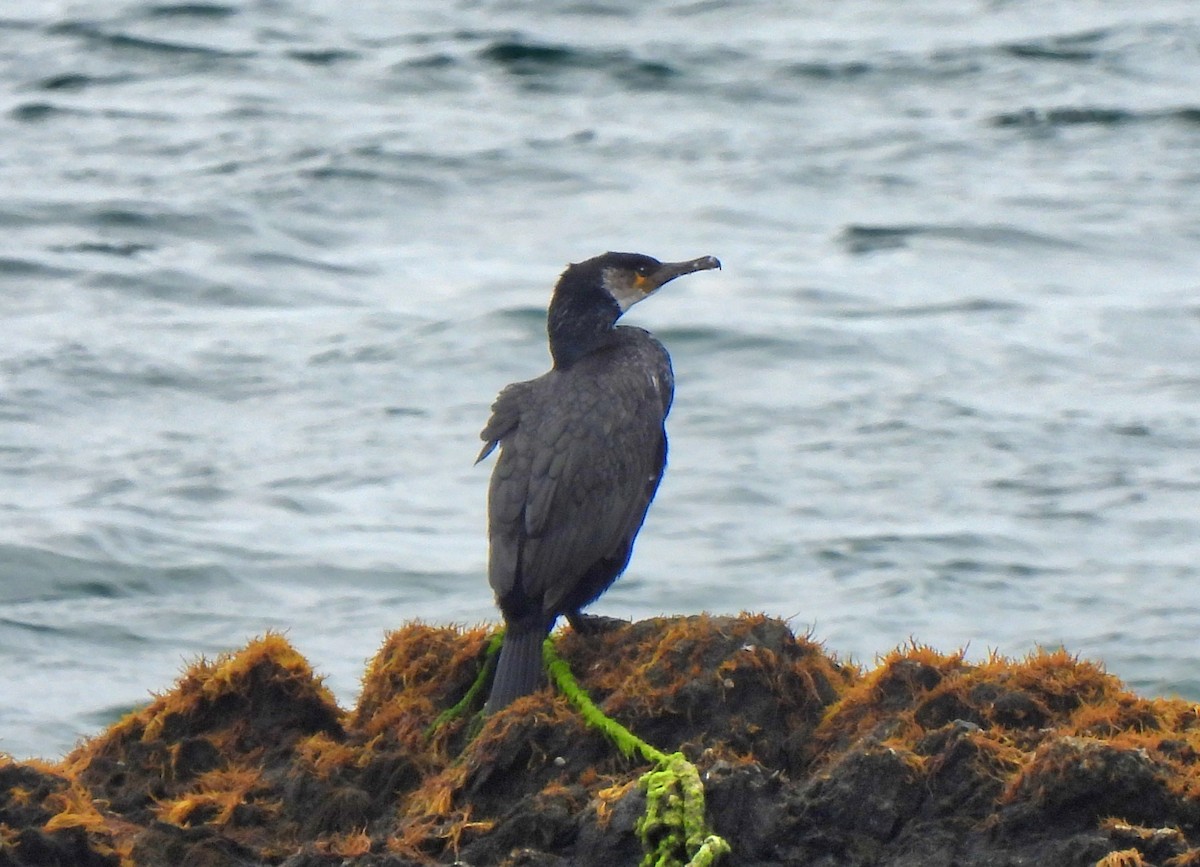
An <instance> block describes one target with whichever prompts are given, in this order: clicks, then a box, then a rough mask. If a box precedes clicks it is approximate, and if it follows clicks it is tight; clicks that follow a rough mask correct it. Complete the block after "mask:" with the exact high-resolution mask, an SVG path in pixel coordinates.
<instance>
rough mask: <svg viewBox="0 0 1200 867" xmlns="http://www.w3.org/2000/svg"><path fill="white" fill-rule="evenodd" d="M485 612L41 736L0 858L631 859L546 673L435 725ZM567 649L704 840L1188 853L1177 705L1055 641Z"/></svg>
mask: <svg viewBox="0 0 1200 867" xmlns="http://www.w3.org/2000/svg"><path fill="white" fill-rule="evenodd" d="M489 638H490V635H489V633H488V631H487V630H485V629H467V630H463V629H454V628H439V627H432V626H428V625H423V624H411V625H409V626H406V627H404V628H402V629H400V630H397V631H396V632H394V633H392V634H390V635H389V636H387V639H386V641H385V642H384V643H383V646H382V647H381V649H380V651H379V653H378V654H376V656H375V658H374V659H373V660H371V662H370V665H369V667H368V669H367V671H366V673H365V675H364V678H363V690H362V694H361V696H360V699H359V701H358V703H357V705H356V707H355V708H354V709H353V710H351V711H349V712H343V711H342V710H341V709H339V708H338V707H337V705H336V703H335V702H334V700H333V698H332V696H331V695H330V694H329V692H328V691H327V690H326V689H325V687H324V686H323V685H322V684H321V681H320V678H318V677H317V676H315V675H314V673H313V672H312V670H311V668H310V666H309V665H308V663H307V661H306V660H304V659H303V657H301V656H300V655H299V654H298V653H297V652H296V651H295V649H294V648H292V647H291V646H290V644H288V642H287V641H286V640H285V639H284V638H282V637H281V636H278V635H268V636H265V637H264V638H262V639H258V640H256V641H254V642H251V643H250V644H249V645H248V646H247V647H246V648H244V649H243V650H241V651H239V652H237V653H233V654H228V655H225V656H222V657H220V658H218V659H216V660H213V661H211V662H209V661H200V662H198V663H196V664H195V665H193V666H192V667H190V668H189V669H188V670H187V671H186V672H185V673H184V674H183V675H182V676H181V678H180V679H179V682H178V683H177V684H176V685H175V687H174V688H173V689H172V690H170V691H169V692H166V693H164V694H162V695H159V696H158V697H156V698H155V699H154V700H153V701H151V702H150V703H149V704H148V705H147V706H146V707H144V708H142V709H141V710H139V711H136V712H135V713H132V714H130V715H128V716H127V717H126V718H124V719H123V720H121V721H120V722H118V723H117V724H115V725H114V726H112V727H111V728H110V729H109V730H108V731H107V732H104V733H103V734H101V735H99V736H98V737H96V738H94V739H92V740H91V741H88V742H86V743H84V744H83V745H81V746H80V747H79V748H78V749H76V750H75V751H74V752H73V753H72V754H71V755H69V756H68V757H67V758H66V759H65V760H64V761H63V762H62V763H60V764H57V765H55V764H49V763H45V762H16V761H13V760H11V759H7V758H0V865H3V867H9V865H19V867H26V865H34V864H37V865H43V864H81V865H85V867H93V865H95V867H118V865H121V867H132V865H138V867H140V865H148V867H151V865H152V867H157V865H176V864H185V863H186V864H195V865H210V867H240V865H260V864H272V865H275V864H281V865H285V867H333V865H352V867H407V865H417V864H437V863H451V862H453V861H455V860H456V859H457V860H460V861H462V862H464V863H467V864H475V865H483V864H501V865H504V864H512V865H516V864H527V865H547V867H548V865H553V867H566V865H573V867H591V865H595V867H601V865H603V867H611V865H613V864H632V863H637V861H638V860H639V859H640V856H641V849H640V843H639V840H638V838H637V835H636V832H635V826H636V823H637V820H638V818H639V817H640V816H641V814H642V812H643V811H644V809H645V795H644V793H643V792H642V791H641V789H640V788H639V787H638V785H637V780H638V778H639V777H640V776H641V774H642V773H643V772H644V771H645V770H646V769H647V767H646V766H645V765H640V764H638V763H636V762H634V761H631V760H628V759H625V758H624V757H622V756H621V755H619V753H617V751H616V750H615V748H614V747H613V746H612V745H611V744H609V743H608V742H607V741H606V740H605V739H604V738H603V737H601V736H600V735H598V734H597V733H596V732H593V731H591V730H589V729H588V727H587V726H586V725H585V724H584V723H583V722H582V720H581V719H580V718H579V716H578V714H576V713H575V712H574V711H573V710H572V709H571V707H570V706H569V705H568V704H567V702H566V701H565V700H564V699H563V698H561V697H560V696H556V695H554V694H553V693H552V692H551V691H550V690H549V689H545V690H541V691H539V692H537V693H535V694H533V695H530V696H527V697H525V698H523V699H521V700H520V701H518V702H516V703H514V704H513V705H512V706H510V707H509V708H506V709H505V710H504V711H502V712H500V713H498V714H495V715H494V716H492V717H490V718H488V719H486V720H484V721H483V722H482V724H481V725H479V726H476V727H472V726H471V725H470V721H469V720H468V719H459V720H455V721H453V722H450V723H448V724H447V725H445V726H442V727H441V728H439V729H437V730H436V731H434V732H432V733H431V732H430V724H431V723H432V722H433V720H434V719H435V718H437V716H438V714H440V713H441V712H442V711H443V710H445V709H446V708H448V707H450V706H452V705H453V704H455V703H456V702H457V701H458V700H459V699H460V698H461V697H462V696H463V695H465V694H466V692H467V690H468V688H469V687H470V685H471V683H472V682H473V680H474V679H475V677H476V675H477V674H478V673H479V671H480V669H481V667H482V665H483V662H484V654H485V650H486V646H487V644H488V641H489ZM559 651H560V653H561V655H562V656H563V657H564V658H565V659H566V660H567V661H568V662H569V663H570V665H571V668H572V670H573V671H574V673H575V675H576V677H577V678H578V680H579V681H580V683H581V684H582V686H583V687H584V688H586V689H587V690H588V691H589V692H590V693H591V695H592V697H593V698H594V699H595V701H596V702H597V704H599V705H600V707H601V708H602V709H603V710H604V711H605V712H606V713H608V714H610V715H612V716H613V717H615V718H616V719H617V720H618V721H619V722H620V723H621V724H622V725H625V726H626V727H628V728H630V729H631V730H633V731H634V732H636V733H637V734H638V735H639V736H641V737H644V738H645V739H646V740H648V741H650V742H651V743H653V744H654V745H655V746H657V747H659V748H660V749H663V750H668V751H674V750H676V749H681V750H682V751H683V752H684V753H685V754H686V755H687V756H688V758H689V759H690V760H691V761H693V762H694V763H695V764H696V765H697V767H698V768H699V770H700V773H701V776H702V779H703V781H704V784H705V788H706V803H707V807H708V814H709V821H710V824H711V825H712V827H713V830H714V831H715V832H716V833H718V834H720V835H721V836H723V837H725V838H726V839H727V840H728V841H729V842H730V843H731V845H732V847H733V852H732V853H731V854H730V855H728V856H726V857H725V858H723V859H722V861H721V863H722V864H727V865H735V867H736V865H755V867H764V865H776V864H778V865H783V864H795V863H807V864H818V865H830V867H832V865H849V867H859V865H861V867H867V865H881V867H883V865H887V867H916V865H950V864H957V865H964V867H1000V865H1014V864H1017V863H1038V864H1054V865H1066V867H1073V865H1079V867H1093V865H1097V864H1104V865H1107V867H1112V865H1117V864H1143V865H1152V867H1186V865H1200V714H1198V712H1197V708H1196V706H1194V705H1192V704H1189V703H1187V702H1182V701H1177V700H1166V699H1145V698H1141V697H1138V696H1136V695H1134V694H1132V693H1130V692H1128V691H1127V690H1125V689H1124V688H1123V686H1122V685H1121V684H1120V682H1119V681H1117V680H1116V679H1115V678H1113V677H1111V676H1110V675H1108V674H1106V673H1105V672H1104V671H1103V669H1102V668H1100V667H1099V666H1097V665H1095V664H1093V663H1089V662H1086V661H1080V660H1078V659H1075V658H1074V657H1072V656H1070V655H1069V654H1067V653H1064V652H1062V651H1041V652H1038V653H1034V654H1031V655H1029V656H1028V657H1026V658H1024V659H1021V660H1015V661H1014V660H1007V659H1003V658H1001V657H999V656H992V657H991V658H989V659H987V660H985V661H983V662H981V663H971V662H968V661H966V659H965V658H964V656H963V655H962V654H958V653H951V654H943V653H939V652H937V651H934V650H933V649H931V648H928V647H923V646H920V645H916V644H914V645H910V646H907V647H903V648H900V649H898V650H896V651H893V652H892V653H889V654H887V655H886V656H885V657H883V658H882V659H881V660H880V662H879V664H878V665H877V666H876V667H875V668H874V669H872V670H870V671H865V672H864V671H861V670H859V669H858V668H857V667H855V666H851V665H846V664H844V663H841V662H839V661H838V660H836V659H835V658H833V657H831V656H830V655H829V654H827V653H825V652H824V651H823V649H822V648H821V646H820V645H819V644H817V643H815V642H813V641H811V640H809V639H808V638H807V637H803V636H800V637H798V636H795V635H793V634H792V632H791V631H790V630H789V629H788V628H787V626H786V624H784V623H783V622H781V621H778V620H774V619H770V618H766V617H761V616H756V615H743V616H740V617H708V616H700V617H681V618H658V619H654V620H647V621H642V622H639V623H634V624H629V625H623V626H619V627H615V628H612V627H610V628H607V629H603V630H601V631H599V632H598V633H596V634H589V635H577V634H574V633H571V632H569V631H568V632H566V633H565V634H563V635H562V636H561V638H560V639H559ZM476 729H477V730H476Z"/></svg>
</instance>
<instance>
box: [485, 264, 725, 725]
mask: <svg viewBox="0 0 1200 867" xmlns="http://www.w3.org/2000/svg"><path fill="white" fill-rule="evenodd" d="M720 267H721V263H720V262H719V261H717V260H716V259H715V258H713V257H712V256H703V257H701V258H699V259H692V260H690V261H687V262H660V261H658V260H657V259H655V258H653V257H651V256H643V255H641V254H639V253H605V254H604V255H602V256H596V257H595V258H593V259H588V260H587V261H585V262H580V263H578V264H573V265H570V266H569V267H568V268H567V269H566V270H565V271H564V272H563V273H562V276H561V277H560V278H559V280H558V284H557V285H556V286H555V288H554V296H553V298H552V299H551V301H550V309H549V312H548V315H547V322H546V330H547V332H548V333H549V337H550V355H551V357H552V359H553V362H554V365H553V367H552V368H551V369H550V370H549V371H548V372H547V373H545V374H543V375H542V376H539V377H538V378H537V379H531V380H528V381H527V382H517V383H513V384H512V385H509V386H507V387H506V388H505V389H504V390H502V391H501V392H500V396H499V397H497V398H496V402H495V403H494V404H492V416H491V418H490V419H489V420H488V423H487V426H486V427H484V429H483V432H482V433H481V434H480V437H481V438H482V439H483V441H484V443H485V445H484V447H483V450H482V451H481V452H480V453H479V458H478V459H477V460H476V463H478V462H479V461H481V460H483V459H484V458H485V457H487V456H488V455H489V454H490V453H491V452H492V450H493V449H495V448H496V446H497V445H499V446H500V457H499V459H498V460H497V461H496V467H495V469H494V470H493V471H492V481H491V485H490V486H489V488H488V540H489V545H490V547H489V556H488V580H489V581H490V582H491V585H492V589H493V590H494V591H495V593H496V601H497V603H498V604H499V606H500V610H501V612H502V613H503V614H504V621H505V624H506V632H505V636H504V646H503V648H502V650H501V651H500V661H499V663H498V664H497V666H496V677H495V680H494V681H493V684H492V691H491V695H490V697H489V698H488V701H487V707H486V711H487V712H488V713H492V712H495V711H497V710H499V709H501V708H502V707H504V706H505V705H507V704H509V702H511V701H513V700H514V699H517V698H520V697H521V696H523V695H526V694H528V693H530V692H533V691H534V690H536V689H537V688H538V685H539V683H540V680H541V673H542V642H543V640H544V639H545V637H546V636H547V635H548V634H549V632H550V630H551V629H552V628H553V626H554V622H555V620H557V619H558V617H559V615H561V614H565V615H566V616H567V619H568V620H569V621H570V622H571V626H572V627H573V628H575V629H578V630H581V631H583V630H584V629H585V627H584V621H583V620H582V618H581V615H580V609H581V608H583V607H584V606H585V605H587V604H589V603H590V602H592V601H594V600H595V599H596V598H597V597H599V596H600V594H601V593H603V592H604V591H605V590H607V589H608V588H609V586H610V585H611V584H612V583H613V581H615V580H616V578H617V576H618V575H620V574H621V572H622V571H624V569H625V566H626V564H628V562H629V556H630V553H631V551H632V549H633V540H634V538H635V537H636V536H637V534H638V530H640V529H641V526H642V521H643V520H644V519H645V517H646V510H647V508H649V506H650V501H651V500H652V499H653V498H654V493H655V491H656V490H657V489H658V483H659V480H660V479H661V478H662V473H663V467H664V466H665V464H666V460H667V433H666V428H665V427H664V422H665V420H666V417H667V412H668V411H669V410H670V408H671V400H672V398H673V396H674V391H675V379H674V375H673V374H672V372H671V357H670V356H669V355H667V350H666V349H665V348H664V347H663V345H662V344H661V343H659V342H658V341H657V340H656V339H655V338H654V337H653V335H651V334H650V333H649V332H648V331H645V330H643V329H641V328H633V327H630V326H617V325H616V322H617V319H618V318H619V317H620V316H621V314H622V313H624V312H625V311H626V310H628V309H629V308H630V307H632V306H633V305H634V304H636V303H637V302H639V301H641V300H642V299H644V298H646V297H648V296H649V295H651V294H652V293H653V292H654V291H655V290H657V289H659V288H660V287H661V286H663V284H665V283H667V282H669V281H671V280H674V279H675V278H676V277H680V276H682V275H684V274H691V273H693V272H695V271H705V270H708V269H712V268H720Z"/></svg>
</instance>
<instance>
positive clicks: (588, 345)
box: [547, 253, 721, 367]
mask: <svg viewBox="0 0 1200 867" xmlns="http://www.w3.org/2000/svg"><path fill="white" fill-rule="evenodd" d="M720 267H721V263H720V262H719V261H718V260H717V259H716V258H715V257H713V256H701V257H700V258H699V259H689V260H687V261H686V262H660V261H659V260H657V259H655V258H654V257H653V256H644V255H642V254H641V253H604V254H603V255H601V256H595V257H593V258H591V259H587V260H585V261H583V262H578V263H576V264H573V265H571V266H569V267H568V268H567V270H566V271H563V273H562V276H561V277H560V278H559V280H558V285H557V286H556V287H555V289H554V298H553V299H552V300H551V302H550V315H549V319H548V322H547V325H548V328H549V332H550V352H551V354H552V355H553V356H554V362H555V366H556V367H563V366H567V365H569V364H571V363H573V362H574V361H575V360H576V359H577V358H579V357H580V356H582V355H584V354H586V353H587V352H589V351H590V350H591V349H592V348H594V347H595V346H598V345H600V343H602V342H603V341H604V340H605V339H606V338H605V335H606V334H607V333H609V332H611V330H612V327H613V324H614V323H615V322H616V321H617V319H618V318H620V316H621V314H622V313H624V312H625V311H626V310H628V309H629V308H630V307H632V306H633V305H634V304H637V303H638V302H639V301H641V300H643V299H645V298H649V297H650V296H651V295H653V294H654V293H655V292H656V291H658V290H659V289H660V288H662V287H663V286H664V285H666V284H667V283H669V282H671V281H672V280H674V279H675V278H676V277H682V276H683V275H684V274H691V273H694V272H696V271H708V270H711V269H713V268H720Z"/></svg>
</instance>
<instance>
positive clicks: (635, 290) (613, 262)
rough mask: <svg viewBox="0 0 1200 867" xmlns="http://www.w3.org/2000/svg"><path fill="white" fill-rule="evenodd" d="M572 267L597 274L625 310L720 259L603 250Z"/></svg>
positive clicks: (717, 263) (715, 265)
mask: <svg viewBox="0 0 1200 867" xmlns="http://www.w3.org/2000/svg"><path fill="white" fill-rule="evenodd" d="M571 267H572V268H587V269H589V270H592V272H593V273H595V274H598V275H599V280H600V285H601V286H602V287H603V288H604V291H605V292H607V293H608V294H609V295H610V296H612V299H613V300H614V301H616V302H617V306H618V307H619V308H620V309H621V312H622V313H624V312H625V311H626V310H628V309H629V308H630V307H632V306H633V305H634V304H637V303H638V302H639V301H641V300H643V299H645V298H649V297H650V296H651V295H653V294H654V293H655V292H656V291H658V290H659V289H660V288H662V287H663V286H665V285H666V284H667V283H670V282H671V281H672V280H674V279H675V278H676V277H682V276H683V275H684V274H691V273H693V272H695V271H708V270H710V269H713V268H720V267H721V263H720V262H719V261H718V260H717V259H716V258H714V257H713V256H701V257H700V258H699V259H689V260H688V261H686V262H660V261H658V260H657V259H655V258H654V257H653V256H644V255H642V254H641V253H605V254H604V255H603V256H597V257H595V258H594V259H589V260H587V261H586V262H582V263H580V264H579V265H572V266H571ZM569 270H570V269H568V271H569ZM564 276H565V275H564Z"/></svg>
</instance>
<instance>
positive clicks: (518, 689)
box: [483, 629, 546, 713]
mask: <svg viewBox="0 0 1200 867" xmlns="http://www.w3.org/2000/svg"><path fill="white" fill-rule="evenodd" d="M545 639H546V636H545V634H544V633H543V632H542V631H541V630H540V629H533V630H521V631H520V632H516V631H514V630H512V629H509V631H508V632H507V633H506V634H505V636H504V646H503V647H501V648H500V660H499V661H498V662H497V663H496V678H495V680H493V681H492V692H491V694H490V695H489V696H488V700H487V704H486V705H485V706H484V708H483V711H484V713H495V712H496V711H498V710H501V709H503V708H505V707H507V706H508V705H509V704H510V703H512V702H514V701H516V700H517V699H518V698H520V697H521V696H523V695H529V693H531V692H534V691H536V690H537V688H538V687H539V686H541V682H542V642H543V641H545Z"/></svg>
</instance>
